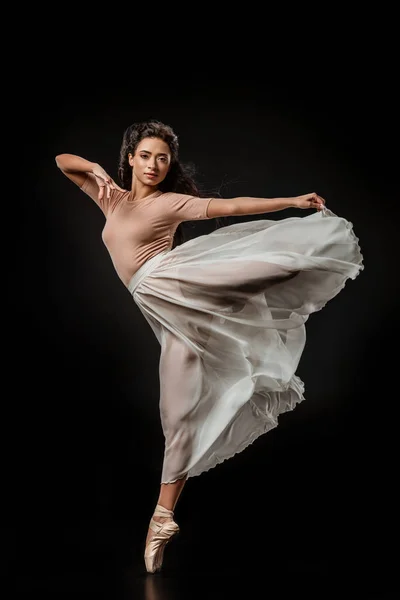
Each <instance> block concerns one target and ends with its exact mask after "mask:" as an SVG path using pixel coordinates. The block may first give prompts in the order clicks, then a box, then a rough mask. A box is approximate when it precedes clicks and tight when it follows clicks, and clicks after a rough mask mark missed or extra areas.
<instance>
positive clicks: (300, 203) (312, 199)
mask: <svg viewBox="0 0 400 600" xmlns="http://www.w3.org/2000/svg"><path fill="white" fill-rule="evenodd" d="M295 206H296V207H297V208H316V209H317V210H322V209H323V208H324V207H325V200H324V199H323V198H321V196H318V194H316V193H315V192H313V193H312V194H304V196H297V198H295Z"/></svg>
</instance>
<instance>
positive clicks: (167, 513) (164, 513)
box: [153, 504, 174, 519]
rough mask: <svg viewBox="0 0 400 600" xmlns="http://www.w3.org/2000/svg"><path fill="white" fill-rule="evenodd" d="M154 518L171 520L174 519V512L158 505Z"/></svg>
mask: <svg viewBox="0 0 400 600" xmlns="http://www.w3.org/2000/svg"><path fill="white" fill-rule="evenodd" d="M153 516H155V517H165V518H168V517H170V518H171V519H173V517H174V511H173V510H170V509H169V508H165V507H164V506H161V504H157V506H156V508H155V511H154V515H153Z"/></svg>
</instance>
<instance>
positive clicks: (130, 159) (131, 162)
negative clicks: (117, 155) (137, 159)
mask: <svg viewBox="0 0 400 600" xmlns="http://www.w3.org/2000/svg"><path fill="white" fill-rule="evenodd" d="M128 161H129V165H130V166H131V167H133V154H131V153H130V152H129V154H128Z"/></svg>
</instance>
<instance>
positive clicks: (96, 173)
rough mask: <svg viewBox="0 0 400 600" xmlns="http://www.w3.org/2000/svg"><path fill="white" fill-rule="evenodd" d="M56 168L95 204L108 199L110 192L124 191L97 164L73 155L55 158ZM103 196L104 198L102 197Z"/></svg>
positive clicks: (62, 155) (61, 155)
mask: <svg viewBox="0 0 400 600" xmlns="http://www.w3.org/2000/svg"><path fill="white" fill-rule="evenodd" d="M56 164H57V167H58V168H59V169H60V170H61V171H62V172H63V173H64V175H66V177H68V179H70V180H71V181H73V182H74V183H76V185H77V186H79V187H80V188H81V189H82V190H83V191H84V192H85V193H86V194H88V196H90V197H91V198H93V200H95V201H96V202H98V201H101V200H103V199H104V200H106V199H109V198H110V195H111V190H119V191H121V192H123V191H125V190H123V189H122V188H120V187H119V186H118V185H117V184H116V183H115V181H114V180H113V179H112V178H111V177H110V176H109V175H108V173H106V171H105V170H104V169H103V168H102V167H101V166H100V165H99V164H98V163H94V162H90V161H89V160H86V158H82V157H81V156H76V155H75V154H59V155H58V156H56ZM104 194H105V197H104Z"/></svg>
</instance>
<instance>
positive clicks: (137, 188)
mask: <svg viewBox="0 0 400 600" xmlns="http://www.w3.org/2000/svg"><path fill="white" fill-rule="evenodd" d="M157 191H158V187H157V186H155V185H144V184H143V183H141V182H140V181H138V180H137V179H132V187H131V194H132V200H144V199H145V198H147V196H151V195H152V194H155V193H156V192H157Z"/></svg>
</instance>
